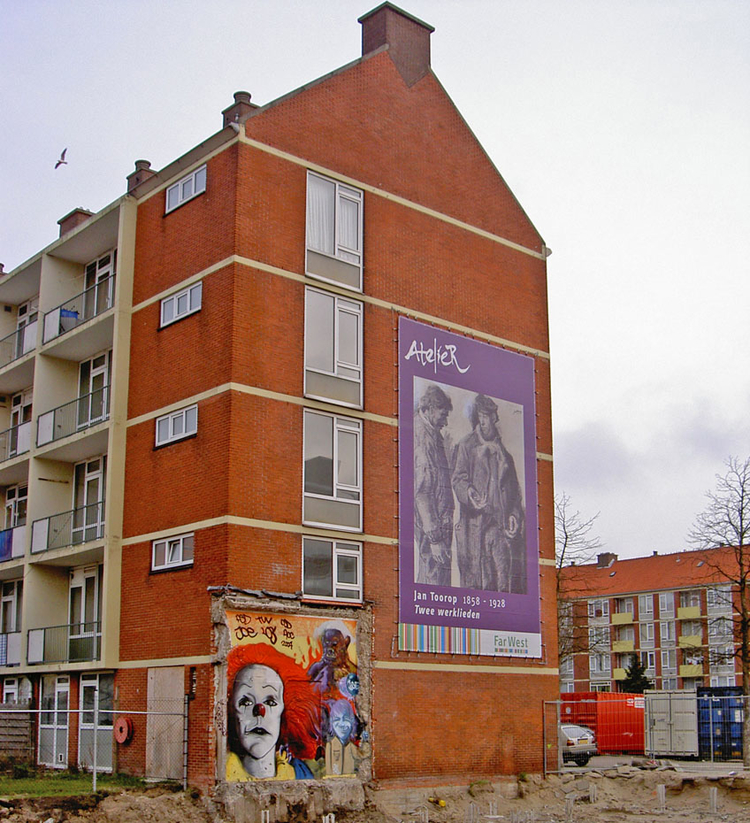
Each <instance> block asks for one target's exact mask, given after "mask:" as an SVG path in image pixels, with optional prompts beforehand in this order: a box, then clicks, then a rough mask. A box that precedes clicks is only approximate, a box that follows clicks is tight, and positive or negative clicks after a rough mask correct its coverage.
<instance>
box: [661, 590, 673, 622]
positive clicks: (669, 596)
mask: <svg viewBox="0 0 750 823" xmlns="http://www.w3.org/2000/svg"><path fill="white" fill-rule="evenodd" d="M659 615H665V616H669V617H673V616H674V592H660V594H659Z"/></svg>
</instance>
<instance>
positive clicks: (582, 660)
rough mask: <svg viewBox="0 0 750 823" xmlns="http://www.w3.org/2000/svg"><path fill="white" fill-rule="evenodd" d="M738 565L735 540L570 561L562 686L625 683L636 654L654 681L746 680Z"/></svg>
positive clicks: (659, 685)
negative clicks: (729, 544) (739, 635)
mask: <svg viewBox="0 0 750 823" xmlns="http://www.w3.org/2000/svg"><path fill="white" fill-rule="evenodd" d="M734 569H736V560H735V558H734V550H733V549H731V548H717V549H709V550H706V551H688V552H677V553H674V554H663V555H660V554H657V553H656V552H654V553H653V555H652V556H650V557H638V558H633V559H630V560H618V558H617V555H615V554H613V553H611V552H604V553H602V554H600V555H599V556H598V559H597V562H596V563H591V564H585V565H573V566H566V567H564V568H563V569H562V592H563V601H562V603H563V607H562V608H563V612H562V617H561V620H562V624H561V631H560V638H561V640H560V642H561V660H560V690H561V691H563V692H580V691H603V692H610V691H612V692H615V691H618V684H619V683H621V682H622V680H624V679H625V672H626V669H627V668H628V666H629V665H630V663H631V661H632V660H633V658H634V657H635V658H637V659H640V661H641V663H642V664H643V665H644V666H645V668H646V672H645V673H646V676H647V677H648V678H649V679H650V680H651V682H652V688H654V689H665V690H672V689H690V690H695V689H696V688H697V687H698V686H741V685H742V675H741V669H740V665H739V659H738V656H737V654H736V645H735V643H736V610H735V609H734V606H736V603H735V602H734V599H735V598H736V597H737V591H736V586H733V585H732V583H731V580H733V579H734V580H736V579H737V576H736V574H735V573H734ZM563 647H565V651H562V649H563ZM566 652H568V653H566Z"/></svg>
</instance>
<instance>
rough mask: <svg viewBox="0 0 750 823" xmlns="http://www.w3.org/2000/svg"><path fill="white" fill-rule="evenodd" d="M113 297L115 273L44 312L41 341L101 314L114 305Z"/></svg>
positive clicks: (46, 341)
mask: <svg viewBox="0 0 750 823" xmlns="http://www.w3.org/2000/svg"><path fill="white" fill-rule="evenodd" d="M114 297H115V275H112V276H111V277H107V278H105V279H104V280H102V281H101V282H99V283H97V284H96V285H95V286H91V288H88V289H86V290H85V291H82V292H81V293H80V294H77V295H76V296H75V297H73V298H71V299H70V300H67V301H66V302H65V303H63V304H62V305H60V306H58V307H57V308H55V309H52V311H48V312H46V314H45V315H44V335H43V338H42V342H44V343H49V341H50V340H54V339H55V338H56V337H60V336H61V335H63V334H65V333H66V332H69V331H72V330H73V329H75V328H76V327H78V326H80V325H81V324H82V323H85V322H86V321H87V320H91V319H92V318H94V317H97V316H98V315H100V314H103V313H104V312H105V311H107V309H111V308H112V306H113V305H114Z"/></svg>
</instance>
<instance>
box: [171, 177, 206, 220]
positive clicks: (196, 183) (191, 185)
mask: <svg viewBox="0 0 750 823" xmlns="http://www.w3.org/2000/svg"><path fill="white" fill-rule="evenodd" d="M205 190H206V167H205V166H201V167H200V168H199V169H196V170H195V171H194V172H193V173H192V174H188V176H187V177H183V178H182V180H178V181H177V182H176V183H175V184H174V185H173V186H170V187H169V188H168V189H167V209H166V210H167V211H168V212H169V211H172V209H176V208H177V206H181V205H182V204H183V203H185V202H186V201H187V200H191V199H192V198H193V197H195V196H196V195H199V194H202V193H203V192H204V191H205Z"/></svg>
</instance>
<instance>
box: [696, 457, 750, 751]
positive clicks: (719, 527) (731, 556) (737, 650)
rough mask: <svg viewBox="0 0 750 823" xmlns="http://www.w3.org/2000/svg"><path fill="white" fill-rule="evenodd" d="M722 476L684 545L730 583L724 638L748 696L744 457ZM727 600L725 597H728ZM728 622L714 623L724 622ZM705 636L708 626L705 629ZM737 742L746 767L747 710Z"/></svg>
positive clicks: (749, 579) (749, 576)
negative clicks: (729, 612)
mask: <svg viewBox="0 0 750 823" xmlns="http://www.w3.org/2000/svg"><path fill="white" fill-rule="evenodd" d="M724 465H725V467H726V472H725V473H724V474H717V475H716V488H715V490H713V491H707V492H706V497H707V498H708V505H707V506H706V509H705V510H704V511H703V512H701V514H699V515H698V516H697V517H696V518H695V522H694V523H693V527H692V528H691V529H690V532H689V533H688V542H689V543H690V544H691V545H692V546H694V547H695V548H696V549H719V548H722V547H724V549H723V550H722V551H719V552H707V553H706V555H705V562H706V565H707V566H709V567H710V568H711V569H712V570H713V571H714V572H716V573H718V576H720V577H722V578H724V579H725V580H726V581H727V582H728V583H730V584H731V586H732V590H733V591H734V592H735V594H734V597H733V598H732V600H733V602H732V606H733V611H732V617H731V631H730V637H732V635H733V637H732V639H733V640H734V654H735V655H736V657H738V658H739V660H740V665H741V669H742V691H743V693H744V694H745V695H746V700H747V699H748V698H747V696H750V457H749V458H747V459H746V460H745V461H744V462H743V461H741V460H739V459H738V458H736V457H729V458H727V460H726V461H725V463H724ZM730 596H731V595H730ZM728 619H730V618H726V617H725V618H719V620H722V621H727V620H728ZM709 632H710V627H709ZM744 717H745V720H744V725H743V730H742V742H743V752H744V761H745V765H747V766H750V706H748V707H747V709H746V711H745V713H744Z"/></svg>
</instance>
